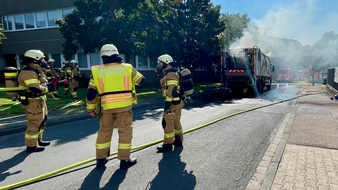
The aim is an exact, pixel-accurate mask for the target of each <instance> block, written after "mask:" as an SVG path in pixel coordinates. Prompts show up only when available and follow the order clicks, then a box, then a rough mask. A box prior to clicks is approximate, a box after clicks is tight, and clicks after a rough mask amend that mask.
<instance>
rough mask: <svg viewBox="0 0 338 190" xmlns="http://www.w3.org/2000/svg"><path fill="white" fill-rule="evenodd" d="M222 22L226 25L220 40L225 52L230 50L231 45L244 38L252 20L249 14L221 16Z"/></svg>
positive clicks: (226, 14)
mask: <svg viewBox="0 0 338 190" xmlns="http://www.w3.org/2000/svg"><path fill="white" fill-rule="evenodd" d="M221 20H222V21H223V22H224V24H225V30H224V31H223V32H222V34H221V36H220V38H221V42H222V45H223V47H224V50H228V49H229V47H230V45H231V44H232V43H234V42H236V41H237V40H239V39H240V38H241V37H242V36H243V32H244V31H245V29H247V28H248V24H249V23H250V18H249V17H248V15H247V14H243V15H240V14H239V13H237V14H229V13H225V14H221Z"/></svg>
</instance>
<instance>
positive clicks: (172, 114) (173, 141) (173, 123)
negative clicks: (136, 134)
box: [156, 54, 184, 152]
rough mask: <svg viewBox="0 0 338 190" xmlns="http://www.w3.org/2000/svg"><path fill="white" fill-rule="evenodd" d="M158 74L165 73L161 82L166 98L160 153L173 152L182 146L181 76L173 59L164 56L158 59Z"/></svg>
mask: <svg viewBox="0 0 338 190" xmlns="http://www.w3.org/2000/svg"><path fill="white" fill-rule="evenodd" d="M157 63H158V65H157V68H156V69H157V72H162V73H163V78H162V79H161V80H160V84H161V90H162V95H163V97H164V113H163V119H162V127H163V129H164V140H163V144H162V145H161V146H158V147H157V150H158V152H167V151H172V150H173V145H175V146H182V141H183V130H182V125H181V114H182V108H183V106H184V101H183V100H182V98H181V97H182V95H181V94H180V78H179V77H180V76H179V74H178V72H177V69H176V68H175V63H174V61H173V58H172V57H171V56H170V55H168V54H164V55H161V56H159V57H158V59H157Z"/></svg>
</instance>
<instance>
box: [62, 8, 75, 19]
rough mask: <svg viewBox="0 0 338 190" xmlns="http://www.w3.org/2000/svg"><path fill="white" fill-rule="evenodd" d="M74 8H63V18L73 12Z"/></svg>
mask: <svg viewBox="0 0 338 190" xmlns="http://www.w3.org/2000/svg"><path fill="white" fill-rule="evenodd" d="M73 10H74V9H73V8H69V9H63V10H62V16H63V18H64V17H65V16H66V15H67V14H69V13H71V12H73Z"/></svg>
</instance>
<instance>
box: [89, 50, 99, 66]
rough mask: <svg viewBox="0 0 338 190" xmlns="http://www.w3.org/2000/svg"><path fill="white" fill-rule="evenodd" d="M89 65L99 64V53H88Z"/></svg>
mask: <svg viewBox="0 0 338 190" xmlns="http://www.w3.org/2000/svg"><path fill="white" fill-rule="evenodd" d="M89 55H90V67H91V66H94V65H100V54H99V53H98V52H97V53H90V54H89Z"/></svg>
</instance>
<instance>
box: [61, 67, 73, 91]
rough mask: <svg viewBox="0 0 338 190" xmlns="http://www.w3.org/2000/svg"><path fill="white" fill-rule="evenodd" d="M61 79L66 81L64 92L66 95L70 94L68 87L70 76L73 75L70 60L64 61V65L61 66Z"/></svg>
mask: <svg viewBox="0 0 338 190" xmlns="http://www.w3.org/2000/svg"><path fill="white" fill-rule="evenodd" d="M60 73H61V79H62V80H63V81H64V82H63V93H64V94H65V95H67V94H68V89H69V78H70V77H71V73H72V71H71V68H70V64H69V61H64V62H63V67H62V68H61V71H60Z"/></svg>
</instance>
